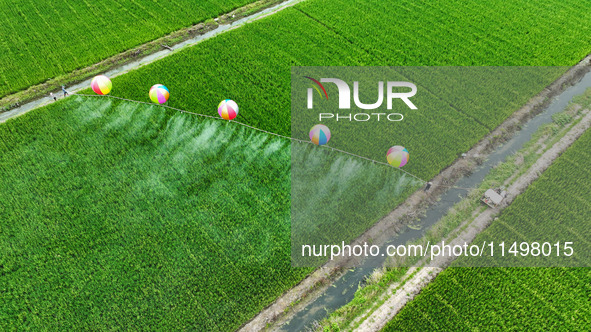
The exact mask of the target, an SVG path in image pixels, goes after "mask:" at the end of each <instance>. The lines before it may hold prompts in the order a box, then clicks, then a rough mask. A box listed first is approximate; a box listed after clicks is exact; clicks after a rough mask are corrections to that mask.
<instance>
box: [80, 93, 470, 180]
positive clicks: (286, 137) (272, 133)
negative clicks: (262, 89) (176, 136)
mask: <svg viewBox="0 0 591 332" xmlns="http://www.w3.org/2000/svg"><path fill="white" fill-rule="evenodd" d="M72 95H73V96H82V97H108V98H113V99H118V100H124V101H128V102H132V103H138V104H145V105H150V106H160V107H165V108H168V109H171V110H175V111H178V112H181V113H187V114H192V115H197V116H201V117H205V118H210V119H215V120H223V121H227V122H232V123H235V124H238V125H241V126H244V127H247V128H250V129H253V130H257V131H260V132H262V133H265V134H269V135H273V136H277V137H281V138H284V139H287V140H291V141H296V142H299V143H308V144H314V143H312V142H310V141H307V140H301V139H298V138H293V137H289V136H285V135H281V134H277V133H274V132H270V131H267V130H264V129H260V128H256V127H253V126H251V125H247V124H246V123H242V122H239V121H236V120H224V119H222V118H220V117H217V116H211V115H207V114H201V113H195V112H189V111H185V110H182V109H180V108H175V107H171V106H168V105H158V104H154V103H148V102H145V101H139V100H133V99H127V98H122V97H116V96H111V95H88V94H82V93H73V94H72ZM314 145H316V144H314ZM318 147H321V148H325V149H331V150H333V151H337V152H340V153H344V154H347V155H350V156H353V157H357V158H360V159H364V160H367V161H369V162H372V163H374V164H380V165H384V166H388V167H391V168H394V169H396V170H398V171H401V172H403V173H405V174H407V175H409V176H412V177H413V178H415V179H417V180H419V181H421V182H422V183H424V184H426V183H428V182H429V181H426V180H423V179H421V178H420V177H418V176H416V175H414V174H412V173H410V172H408V171H406V170H403V169H402V168H399V167H394V166H392V165H390V164H388V163H385V162H382V161H377V160H374V159H371V158H367V157H364V156H360V155H358V154H355V153H352V152H348V151H345V150H341V149H337V148H333V147H331V146H329V145H327V144H325V145H318ZM438 186H440V187H447V188H453V189H464V190H473V189H475V188H462V187H456V186H447V185H441V184H438Z"/></svg>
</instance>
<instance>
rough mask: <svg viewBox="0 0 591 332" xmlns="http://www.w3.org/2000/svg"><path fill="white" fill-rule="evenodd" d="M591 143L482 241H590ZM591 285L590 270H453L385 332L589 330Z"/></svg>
mask: <svg viewBox="0 0 591 332" xmlns="http://www.w3.org/2000/svg"><path fill="white" fill-rule="evenodd" d="M590 145H591V132H589V131H588V132H587V133H585V134H584V136H582V137H581V138H580V139H579V140H578V141H577V142H575V144H574V145H573V146H571V147H570V148H569V149H568V150H567V151H566V152H565V153H564V154H563V155H562V156H561V157H559V159H558V160H557V161H555V163H554V164H553V165H552V166H551V167H550V168H549V169H548V170H547V171H546V172H544V173H543V174H542V175H541V177H540V178H539V179H538V180H536V181H535V182H534V183H533V184H532V185H531V186H530V187H529V188H528V189H527V190H526V192H525V193H523V194H522V195H520V196H519V197H517V198H516V200H515V201H514V202H513V203H512V204H511V205H510V206H509V207H508V208H507V209H506V210H505V211H504V212H503V213H502V214H501V216H500V217H499V219H498V220H496V221H494V222H493V224H492V225H491V226H490V227H489V228H488V229H486V230H485V231H484V232H483V233H481V234H480V235H479V236H478V237H477V238H476V239H475V243H482V241H484V240H490V239H496V240H497V241H498V240H499V239H504V240H505V241H507V243H511V242H513V241H518V242H523V241H524V242H534V241H539V240H540V237H543V238H546V237H548V236H552V237H556V236H557V237H560V238H561V239H562V241H575V242H581V241H582V242H585V243H587V244H588V238H589V234H588V233H589V218H590V217H591V203H590V202H591V189H590V188H591V171H590V170H589V168H588V167H587V165H588V164H589V162H590V161H591V153H589V146H590ZM508 249H509V248H507V250H508ZM498 256H499V255H497V256H496V257H495V258H491V259H492V260H493V261H494V260H499V259H503V260H504V261H505V262H504V263H503V264H507V262H506V260H507V257H505V258H498ZM588 258H589V253H588V252H579V253H576V252H575V255H573V256H572V257H571V258H570V259H573V260H575V262H576V264H579V266H586V265H587V264H589V261H588ZM517 259H519V260H521V261H522V264H533V262H532V261H533V260H534V259H535V257H533V256H529V257H521V256H519V258H517ZM459 260H460V261H461V260H463V258H460V259H459ZM582 260H586V261H582ZM499 265H500V263H499ZM590 280H591V270H590V269H589V268H562V267H561V268H558V267H555V268H500V267H489V268H463V267H454V268H448V269H446V270H445V271H443V272H442V273H441V274H440V275H439V276H438V277H437V278H436V279H435V281H434V282H433V283H431V284H430V285H428V286H427V287H426V288H425V289H424V290H423V291H422V292H421V294H419V295H418V296H417V297H416V298H415V299H414V300H413V301H412V302H410V303H409V304H408V305H407V306H406V307H405V308H404V309H402V311H401V312H400V313H399V314H398V315H397V316H395V317H394V319H393V320H392V321H390V323H388V325H387V327H386V328H385V329H384V331H399V330H404V331H425V330H479V329H483V330H490V329H493V330H499V329H501V330H510V329H523V328H527V329H528V330H570V331H574V330H577V331H584V330H589V328H590V327H591V319H590V317H591V303H589V298H590V297H591V287H589V285H590V283H589V281H590Z"/></svg>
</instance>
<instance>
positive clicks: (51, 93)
mask: <svg viewBox="0 0 591 332" xmlns="http://www.w3.org/2000/svg"><path fill="white" fill-rule="evenodd" d="M49 96H51V98H53V101H57V97H56V96H55V95H54V94H53V92H50V93H49Z"/></svg>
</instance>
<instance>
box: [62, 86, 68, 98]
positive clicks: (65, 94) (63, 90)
mask: <svg viewBox="0 0 591 332" xmlns="http://www.w3.org/2000/svg"><path fill="white" fill-rule="evenodd" d="M62 92H63V93H64V97H65V96H67V95H68V91H66V86H65V85H62Z"/></svg>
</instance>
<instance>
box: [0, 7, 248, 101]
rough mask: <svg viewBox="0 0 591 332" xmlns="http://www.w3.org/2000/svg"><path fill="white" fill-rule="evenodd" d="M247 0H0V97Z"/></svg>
mask: <svg viewBox="0 0 591 332" xmlns="http://www.w3.org/2000/svg"><path fill="white" fill-rule="evenodd" d="M250 2H253V1H251V0H224V1H220V0H200V1H198V2H196V1H190V0H172V1H166V2H162V1H148V0H135V1H133V0H119V1H105V0H93V1H71V0H70V1H23V0H17V1H11V0H0V23H1V24H0V36H2V39H0V50H1V51H0V63H1V64H2V65H1V66H0V97H3V96H5V95H7V94H9V93H12V92H15V91H18V90H22V89H25V88H27V87H29V86H31V85H34V84H38V83H41V82H43V81H45V80H47V79H50V78H53V77H56V76H59V75H62V74H67V73H69V72H71V71H73V70H75V69H80V68H84V67H86V66H89V65H92V64H94V63H97V62H99V61H101V60H104V59H106V58H108V57H110V56H112V55H115V54H118V53H121V52H123V51H126V50H128V49H131V48H133V47H135V46H138V45H141V44H143V43H146V42H149V41H151V40H154V39H157V38H159V37H162V36H164V35H166V34H168V33H171V32H173V31H176V30H179V29H181V28H183V27H187V26H190V25H192V24H197V23H199V22H202V21H204V20H206V19H209V18H212V17H217V16H219V15H221V14H223V13H227V12H229V11H231V10H233V9H235V8H238V7H241V6H244V5H246V4H248V3H250Z"/></svg>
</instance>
